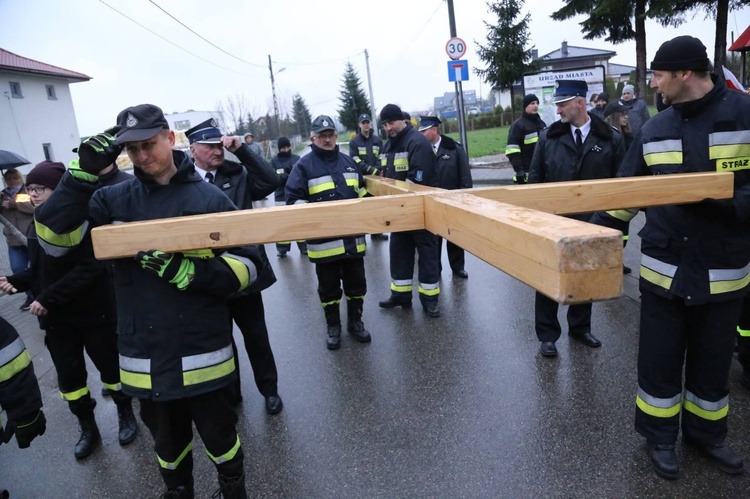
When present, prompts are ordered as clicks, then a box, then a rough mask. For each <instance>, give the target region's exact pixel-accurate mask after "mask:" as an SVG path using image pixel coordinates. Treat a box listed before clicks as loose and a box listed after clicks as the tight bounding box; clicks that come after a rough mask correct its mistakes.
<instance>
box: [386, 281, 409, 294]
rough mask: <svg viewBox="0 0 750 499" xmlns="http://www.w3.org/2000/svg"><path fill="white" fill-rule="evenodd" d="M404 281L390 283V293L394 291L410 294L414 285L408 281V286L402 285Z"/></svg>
mask: <svg viewBox="0 0 750 499" xmlns="http://www.w3.org/2000/svg"><path fill="white" fill-rule="evenodd" d="M403 282H404V281H394V282H392V283H391V291H395V292H396V293H411V291H412V289H414V285H413V284H412V282H411V281H408V282H409V284H403Z"/></svg>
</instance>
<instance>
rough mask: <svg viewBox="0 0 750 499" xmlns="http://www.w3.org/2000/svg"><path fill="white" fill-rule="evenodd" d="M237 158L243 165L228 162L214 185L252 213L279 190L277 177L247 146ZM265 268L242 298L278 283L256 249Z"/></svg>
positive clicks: (217, 173)
mask: <svg viewBox="0 0 750 499" xmlns="http://www.w3.org/2000/svg"><path fill="white" fill-rule="evenodd" d="M234 155H235V156H237V159H239V160H240V161H241V162H242V163H237V162H235V161H228V160H225V161H224V164H223V165H221V166H220V167H219V168H217V169H216V171H215V172H214V175H215V177H214V185H215V186H216V187H218V188H219V189H220V190H221V191H222V192H223V193H224V194H226V196H227V197H228V198H229V199H231V200H232V202H233V203H234V204H235V206H237V208H239V209H241V210H250V209H252V207H253V201H259V200H261V199H263V198H264V197H266V196H268V195H269V194H271V193H272V192H273V191H274V189H276V187H277V186H278V176H277V175H276V172H274V171H273V168H272V167H271V165H269V164H268V163H267V162H266V161H265V160H263V158H261V157H260V156H258V155H257V154H255V153H253V152H251V149H250V148H249V147H247V146H246V145H244V144H243V145H242V146H240V147H239V148H238V149H237V150H236V151H235V152H234ZM257 249H258V254H259V257H260V258H261V260H262V262H263V265H262V266H261V267H258V279H257V280H256V281H255V282H254V283H252V284H251V285H250V286H248V287H247V288H245V289H244V290H243V291H242V294H246V293H255V292H259V291H263V290H264V289H266V288H268V287H270V286H271V285H272V284H273V283H275V282H276V275H275V274H274V272H273V267H271V262H269V261H268V257H267V256H266V249H265V247H264V246H263V245H262V244H261V245H258V246H257Z"/></svg>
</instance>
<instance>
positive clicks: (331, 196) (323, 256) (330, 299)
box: [286, 115, 371, 350]
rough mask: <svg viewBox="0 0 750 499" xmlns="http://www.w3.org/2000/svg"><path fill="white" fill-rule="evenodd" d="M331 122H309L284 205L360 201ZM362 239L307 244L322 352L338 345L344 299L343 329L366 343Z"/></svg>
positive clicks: (358, 182) (358, 175)
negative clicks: (304, 150) (305, 149)
mask: <svg viewBox="0 0 750 499" xmlns="http://www.w3.org/2000/svg"><path fill="white" fill-rule="evenodd" d="M337 137H338V135H337V133H336V127H335V125H334V122H333V120H332V119H331V118H330V117H328V116H326V115H321V116H318V117H317V118H315V119H314V120H313V122H312V131H311V132H310V142H312V144H311V145H310V149H311V151H312V152H311V153H310V154H307V155H306V156H304V157H303V158H302V159H300V160H299V161H298V162H297V164H296V165H295V166H294V168H293V169H292V172H291V173H290V174H289V179H288V180H287V182H286V202H287V204H296V203H318V202H322V201H337V200H339V199H357V198H360V197H362V196H364V195H365V194H366V193H367V191H366V190H365V183H364V179H363V178H362V172H361V171H360V169H359V167H358V166H357V164H356V163H355V162H354V160H352V159H351V158H350V157H349V156H346V155H344V154H341V153H340V152H339V146H338V145H337V144H336V138H337ZM365 246H366V245H365V237H364V236H363V235H359V236H349V237H337V238H330V239H313V240H310V241H308V244H307V251H308V256H309V257H310V261H311V262H313V263H314V264H315V273H316V274H317V276H318V296H319V297H320V302H321V304H322V305H323V312H324V313H325V318H326V347H327V348H328V349H329V350H337V349H338V348H339V347H340V346H341V311H340V306H339V302H340V301H341V296H342V291H341V283H342V282H343V285H344V290H343V294H344V295H346V309H347V327H346V330H347V331H348V332H349V334H351V335H352V337H353V338H354V339H355V340H356V341H358V342H360V343H368V342H370V340H371V337H370V333H369V332H368V331H367V330H366V329H365V326H364V324H363V322H362V308H363V305H364V300H365V293H366V292H367V280H366V278H365V260H364V256H365Z"/></svg>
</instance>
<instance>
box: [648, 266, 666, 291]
mask: <svg viewBox="0 0 750 499" xmlns="http://www.w3.org/2000/svg"><path fill="white" fill-rule="evenodd" d="M641 277H643V278H644V279H646V280H647V281H648V282H651V283H653V284H656V285H657V286H661V287H662V288H664V289H669V288H671V287H672V278H671V277H667V276H663V275H661V274H659V273H658V272H654V271H653V270H651V269H650V268H648V267H644V266H643V265H641Z"/></svg>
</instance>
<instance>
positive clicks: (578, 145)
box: [576, 128, 583, 156]
mask: <svg viewBox="0 0 750 499" xmlns="http://www.w3.org/2000/svg"><path fill="white" fill-rule="evenodd" d="M576 149H578V155H579V156H580V155H581V154H583V134H582V133H581V129H580V128H576Z"/></svg>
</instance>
